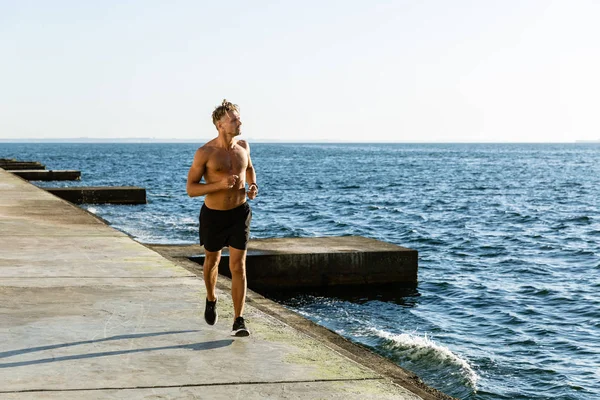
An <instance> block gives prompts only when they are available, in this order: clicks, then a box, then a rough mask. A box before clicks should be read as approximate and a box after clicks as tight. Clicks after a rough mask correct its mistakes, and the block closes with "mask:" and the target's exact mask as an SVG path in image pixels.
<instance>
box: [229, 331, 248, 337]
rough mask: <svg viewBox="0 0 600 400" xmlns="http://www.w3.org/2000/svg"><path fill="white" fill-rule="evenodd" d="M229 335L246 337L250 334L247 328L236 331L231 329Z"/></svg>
mask: <svg viewBox="0 0 600 400" xmlns="http://www.w3.org/2000/svg"><path fill="white" fill-rule="evenodd" d="M231 336H235V337H246V336H250V332H248V330H247V329H240V330H238V331H231Z"/></svg>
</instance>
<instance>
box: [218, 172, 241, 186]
mask: <svg viewBox="0 0 600 400" xmlns="http://www.w3.org/2000/svg"><path fill="white" fill-rule="evenodd" d="M239 179H240V177H239V175H229V176H228V177H227V178H226V179H223V180H222V181H221V185H222V186H223V189H231V188H233V187H234V186H235V184H236V183H238V181H239Z"/></svg>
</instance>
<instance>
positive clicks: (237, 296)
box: [229, 246, 246, 318]
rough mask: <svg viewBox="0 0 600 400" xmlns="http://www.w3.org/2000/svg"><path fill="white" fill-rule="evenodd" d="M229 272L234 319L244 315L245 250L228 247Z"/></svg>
mask: <svg viewBox="0 0 600 400" xmlns="http://www.w3.org/2000/svg"><path fill="white" fill-rule="evenodd" d="M229 270H230V271H231V299H232V300H233V311H234V313H235V316H234V317H235V318H237V317H241V316H242V315H243V314H244V303H245V301H246V250H239V249H236V248H233V247H231V246H229Z"/></svg>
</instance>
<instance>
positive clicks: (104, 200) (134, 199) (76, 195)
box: [44, 186, 146, 204]
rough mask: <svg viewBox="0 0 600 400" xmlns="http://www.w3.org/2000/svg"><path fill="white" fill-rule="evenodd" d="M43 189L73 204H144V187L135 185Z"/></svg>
mask: <svg viewBox="0 0 600 400" xmlns="http://www.w3.org/2000/svg"><path fill="white" fill-rule="evenodd" d="M44 189H45V190H46V191H47V192H49V193H52V194H53V195H55V196H58V197H60V198H61V199H63V200H67V201H69V202H71V203H73V204H146V189H144V188H141V187H137V186H114V187H66V188H44Z"/></svg>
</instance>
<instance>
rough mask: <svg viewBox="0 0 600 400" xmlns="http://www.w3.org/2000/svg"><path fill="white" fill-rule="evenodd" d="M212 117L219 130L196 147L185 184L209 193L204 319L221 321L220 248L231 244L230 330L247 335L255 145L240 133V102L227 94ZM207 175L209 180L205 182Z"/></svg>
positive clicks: (203, 239)
mask: <svg viewBox="0 0 600 400" xmlns="http://www.w3.org/2000/svg"><path fill="white" fill-rule="evenodd" d="M212 119H213V123H214V124H215V127H216V128H217V131H218V132H219V136H217V137H216V138H214V139H212V140H211V141H210V142H208V143H206V144H205V145H204V146H202V147H200V148H199V149H198V150H197V151H196V154H195V155H194V161H193V163H192V166H191V167H190V171H189V172H188V178H187V187H186V190H187V194H188V195H189V196H190V197H197V196H206V197H205V198H204V205H203V206H202V209H201V210H200V244H201V245H204V250H205V259H204V283H205V285H206V308H205V310H204V319H205V320H206V322H207V323H208V324H209V325H214V324H215V323H216V322H217V319H218V314H217V309H216V306H217V296H216V294H215V286H216V284H217V274H218V265H219V261H220V260H221V249H222V248H223V247H225V246H229V269H230V271H231V297H232V300H233V309H234V313H235V316H234V317H235V320H234V323H233V329H232V331H231V334H232V335H233V336H248V335H249V334H250V332H249V331H248V329H247V328H246V324H245V322H244V318H243V316H242V315H243V314H244V303H245V301H246V248H247V246H248V238H249V236H250V221H251V219H252V210H251V209H250V206H249V205H248V203H247V202H246V195H247V196H248V198H249V199H250V200H253V199H254V198H255V197H256V195H257V194H258V185H257V184H256V172H255V171H254V167H253V166H252V161H251V159H250V145H248V143H246V141H244V140H238V139H235V137H236V136H239V135H240V133H241V129H240V127H241V125H242V121H241V120H240V114H239V108H238V106H237V105H235V104H232V103H230V102H228V101H227V100H223V103H222V104H221V105H220V106H219V107H217V108H216V109H215V111H214V112H213V114H212ZM202 177H204V181H205V183H201V182H200V181H201V180H202ZM246 183H247V184H248V192H247V193H246Z"/></svg>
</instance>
